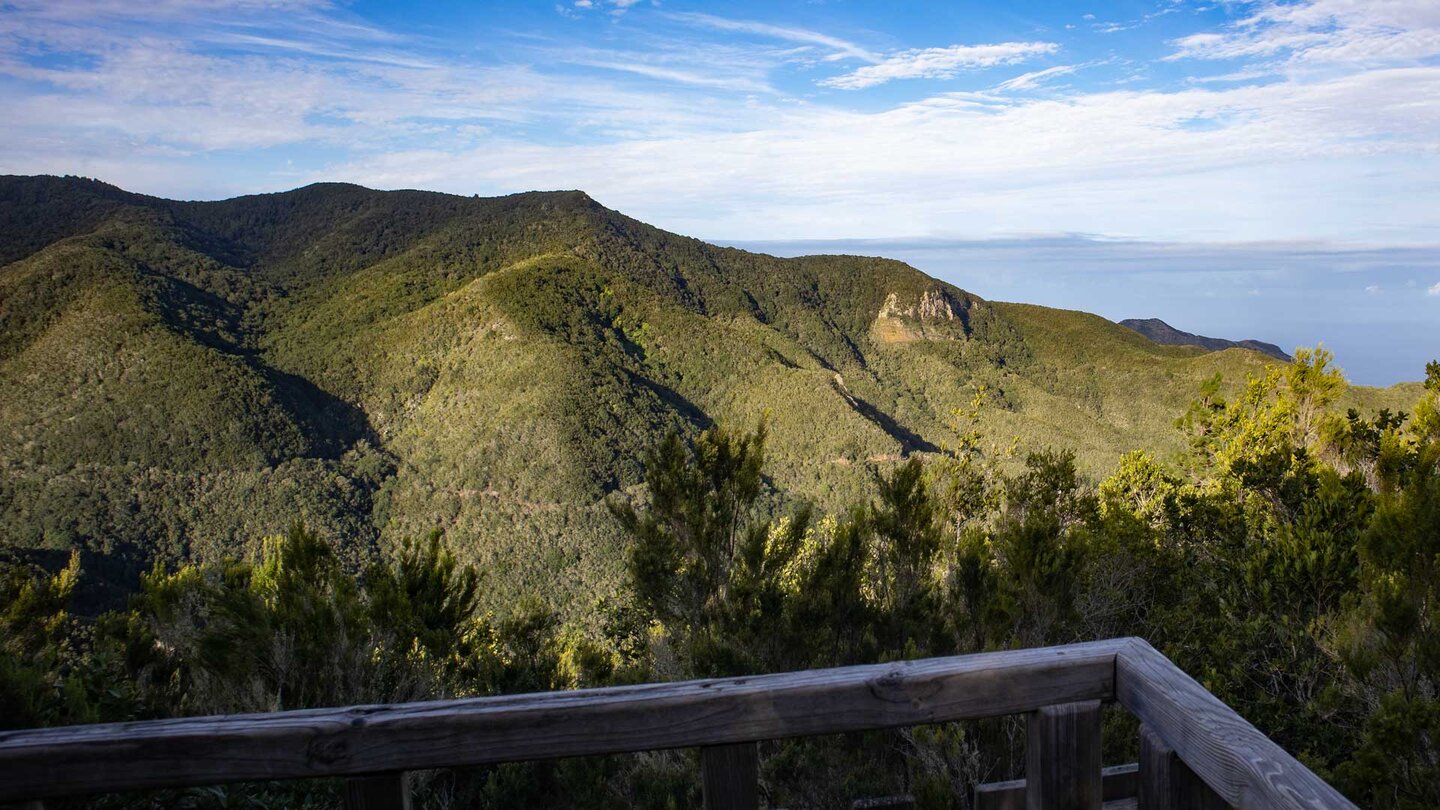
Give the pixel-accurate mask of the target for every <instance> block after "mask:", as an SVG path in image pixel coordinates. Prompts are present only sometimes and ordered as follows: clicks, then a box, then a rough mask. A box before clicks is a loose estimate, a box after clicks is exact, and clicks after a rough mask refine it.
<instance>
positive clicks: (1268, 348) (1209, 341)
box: [1120, 318, 1290, 363]
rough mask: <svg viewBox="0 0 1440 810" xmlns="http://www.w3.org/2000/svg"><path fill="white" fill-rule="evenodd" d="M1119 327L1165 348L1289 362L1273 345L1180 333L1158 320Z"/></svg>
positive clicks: (1135, 321)
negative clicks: (1241, 352) (1249, 353)
mask: <svg viewBox="0 0 1440 810" xmlns="http://www.w3.org/2000/svg"><path fill="white" fill-rule="evenodd" d="M1120 325H1121V326H1123V327H1125V328H1127V329H1134V330H1135V331H1136V332H1139V333H1140V334H1142V335H1144V336H1145V337H1147V338H1150V339H1151V340H1153V341H1155V342H1156V343H1162V344H1164V345H1166V346H1199V347H1200V348H1202V349H1205V350H1206V351H1212V352H1219V351H1224V350H1226V349H1251V350H1253V351H1257V352H1260V353H1262V354H1268V355H1270V356H1271V357H1273V358H1275V359H1276V360H1280V361H1282V362H1286V363H1288V362H1290V355H1288V354H1286V353H1285V351H1284V350H1283V349H1281V348H1280V347H1279V346H1276V345H1275V344H1274V343H1265V342H1263V341H1259V340H1226V339H1224V338H1213V337H1205V336H1203V335H1193V334H1191V333H1189V332H1182V331H1180V330H1179V329H1176V328H1175V327H1173V326H1171V325H1170V324H1168V323H1165V322H1164V321H1162V320H1160V319H1159V318H1127V319H1125V320H1123V321H1120Z"/></svg>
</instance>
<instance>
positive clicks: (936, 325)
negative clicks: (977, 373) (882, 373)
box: [870, 287, 970, 343]
mask: <svg viewBox="0 0 1440 810" xmlns="http://www.w3.org/2000/svg"><path fill="white" fill-rule="evenodd" d="M966 315H967V312H966V309H965V305H964V304H961V303H960V302H958V301H956V300H955V299H954V297H952V296H951V295H950V293H949V292H947V291H945V290H944V289H941V288H939V287H932V288H930V289H928V290H925V291H924V292H923V293H921V294H920V297H919V299H918V300H917V299H915V298H913V297H911V298H909V299H908V300H905V299H904V298H902V296H901V294H900V293H894V292H892V293H890V294H889V295H888V296H886V297H885V303H884V304H883V305H881V307H880V311H879V312H878V313H876V315H875V322H874V324H872V325H871V327H870V334H871V336H872V337H874V339H875V340H876V341H878V342H880V343H908V342H911V341H917V340H964V339H965V338H966V336H968V335H969V333H970V329H969V320H968V318H967V317H966Z"/></svg>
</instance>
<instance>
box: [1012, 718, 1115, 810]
mask: <svg viewBox="0 0 1440 810" xmlns="http://www.w3.org/2000/svg"><path fill="white" fill-rule="evenodd" d="M1100 753H1101V752H1100V701H1098V700H1086V701H1083V702H1080V703H1062V704H1060V705H1057V706H1046V707H1044V708H1042V709H1040V710H1039V711H1034V712H1031V713H1030V719H1029V728H1028V735H1027V740H1026V747H1025V806H1026V808H1028V810H1100V802H1101V795H1102V793H1101V785H1100Z"/></svg>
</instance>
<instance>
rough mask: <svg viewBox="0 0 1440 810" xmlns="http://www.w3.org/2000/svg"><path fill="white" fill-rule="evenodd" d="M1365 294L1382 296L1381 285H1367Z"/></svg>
mask: <svg viewBox="0 0 1440 810" xmlns="http://www.w3.org/2000/svg"><path fill="white" fill-rule="evenodd" d="M1365 293H1366V294H1367V295H1379V294H1380V285H1379V284H1369V285H1366V287H1365Z"/></svg>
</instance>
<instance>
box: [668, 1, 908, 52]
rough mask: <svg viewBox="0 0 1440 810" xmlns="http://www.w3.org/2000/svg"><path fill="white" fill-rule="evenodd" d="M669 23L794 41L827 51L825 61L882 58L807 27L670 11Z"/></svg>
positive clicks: (845, 41)
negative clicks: (678, 22)
mask: <svg viewBox="0 0 1440 810" xmlns="http://www.w3.org/2000/svg"><path fill="white" fill-rule="evenodd" d="M666 16H667V17H668V18H670V19H672V20H678V21H680V22H683V23H687V24H690V25H696V26H702V27H705V28H711V29H714V30H716V31H733V32H738V33H744V34H754V35H757V36H762V37H769V38H771V39H779V40H784V41H787V42H798V43H802V44H806V45H818V46H820V47H822V48H825V49H827V50H828V51H829V53H828V54H827V55H826V57H825V58H826V59H828V60H830V61H836V60H840V59H859V60H861V61H863V62H871V63H876V62H880V61H881V60H882V57H880V56H879V55H877V54H875V53H874V52H872V51H870V50H867V49H865V48H863V47H861V46H859V45H856V44H855V43H853V42H849V41H847V40H844V39H841V38H839V37H833V36H829V35H827V34H822V33H820V32H818V31H811V30H810V29H808V28H797V27H793V26H785V25H773V24H771V23H763V22H756V21H754V20H734V19H730V18H727V17H717V16H715V15H713V14H702V13H699V12H672V13H669V14H666Z"/></svg>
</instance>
